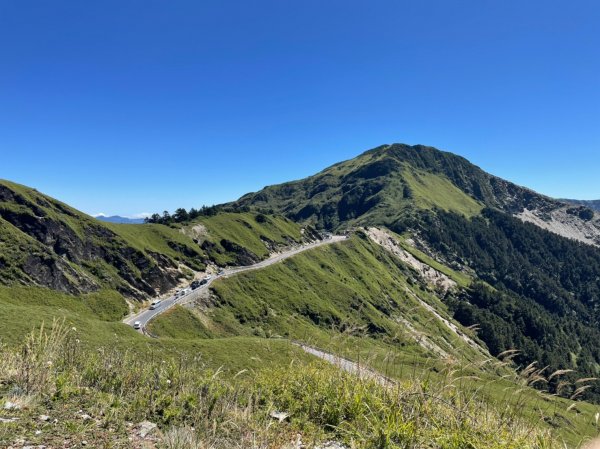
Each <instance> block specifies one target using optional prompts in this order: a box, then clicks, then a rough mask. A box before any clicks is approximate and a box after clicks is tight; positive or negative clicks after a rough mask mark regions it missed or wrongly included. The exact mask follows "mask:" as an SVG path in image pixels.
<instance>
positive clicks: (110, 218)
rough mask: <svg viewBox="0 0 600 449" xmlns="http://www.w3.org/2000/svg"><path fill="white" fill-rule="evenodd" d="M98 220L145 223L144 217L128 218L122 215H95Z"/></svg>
mask: <svg viewBox="0 0 600 449" xmlns="http://www.w3.org/2000/svg"><path fill="white" fill-rule="evenodd" d="M94 218H95V219H96V220H100V221H104V222H107V223H121V224H142V223H144V219H143V218H127V217H121V216H120V215H110V216H106V215H102V214H100V215H94Z"/></svg>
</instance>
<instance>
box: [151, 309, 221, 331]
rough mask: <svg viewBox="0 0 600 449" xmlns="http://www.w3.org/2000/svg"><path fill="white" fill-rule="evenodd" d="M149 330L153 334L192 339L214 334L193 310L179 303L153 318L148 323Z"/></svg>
mask: <svg viewBox="0 0 600 449" xmlns="http://www.w3.org/2000/svg"><path fill="white" fill-rule="evenodd" d="M148 330H149V331H150V332H151V333H152V334H153V335H157V336H159V337H169V338H188V339H190V338H210V337H211V336H212V333H211V332H210V331H209V330H208V329H207V328H206V326H205V325H204V324H203V323H202V321H201V320H200V318H199V317H198V316H197V315H196V314H195V313H194V312H193V311H191V310H190V309H186V308H185V307H182V306H179V305H177V306H175V307H172V308H171V309H170V310H168V311H167V312H165V313H163V314H161V315H160V316H159V317H158V318H155V319H154V320H152V321H151V322H150V323H149V325H148Z"/></svg>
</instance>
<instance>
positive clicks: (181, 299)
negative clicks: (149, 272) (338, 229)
mask: <svg viewBox="0 0 600 449" xmlns="http://www.w3.org/2000/svg"><path fill="white" fill-rule="evenodd" d="M346 238H347V237H346V236H343V235H334V236H332V237H330V238H328V239H326V240H320V241H318V242H314V243H309V244H307V245H304V246H301V247H299V248H294V249H291V250H289V251H285V252H283V253H281V254H277V255H275V256H272V257H270V258H268V259H265V260H263V261H261V262H258V263H255V264H254V265H248V266H245V267H233V268H228V269H225V270H223V273H222V274H220V275H217V276H213V277H212V278H211V279H209V281H208V282H207V283H206V284H204V285H201V286H200V287H198V288H197V289H195V290H192V291H191V292H189V293H187V294H185V295H181V296H170V297H168V298H165V299H162V300H161V302H160V304H159V305H158V306H156V307H155V308H154V309H145V310H143V311H141V312H138V313H137V314H135V315H130V316H128V317H127V318H125V319H124V320H123V322H124V323H125V324H128V325H130V326H133V324H134V323H135V322H136V321H139V322H140V329H138V330H139V332H141V333H143V334H147V332H146V331H145V329H146V326H147V325H148V323H149V322H150V320H152V319H153V318H155V317H157V316H158V315H160V314H161V313H164V312H166V311H167V310H169V309H170V308H171V307H173V306H174V305H176V304H185V303H187V302H189V301H191V300H192V299H194V298H195V297H196V296H197V295H198V294H199V293H200V292H201V291H202V290H204V289H207V288H208V287H209V286H210V285H211V284H212V283H213V282H214V281H216V280H217V279H221V278H224V277H228V276H234V275H236V274H239V273H243V272H246V271H251V270H258V269H261V268H265V267H268V266H269V265H273V264H275V263H277V262H280V261H282V260H285V259H288V258H289V257H292V256H295V255H296V254H300V253H302V252H304V251H307V250H309V249H313V248H317V247H319V246H323V245H330V244H332V243H337V242H340V241H342V240H345V239H346Z"/></svg>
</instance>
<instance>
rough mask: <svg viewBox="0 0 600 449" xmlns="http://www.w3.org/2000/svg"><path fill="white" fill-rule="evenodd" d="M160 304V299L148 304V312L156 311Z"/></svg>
mask: <svg viewBox="0 0 600 449" xmlns="http://www.w3.org/2000/svg"><path fill="white" fill-rule="evenodd" d="M161 302H162V301H161V300H160V299H157V300H156V301H154V302H153V303H152V304H150V310H154V309H156V308H157V307H158V306H159V305H160V303H161Z"/></svg>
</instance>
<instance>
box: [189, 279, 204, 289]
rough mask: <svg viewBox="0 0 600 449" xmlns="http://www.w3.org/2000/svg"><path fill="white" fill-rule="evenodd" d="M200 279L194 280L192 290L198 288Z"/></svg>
mask: <svg viewBox="0 0 600 449" xmlns="http://www.w3.org/2000/svg"><path fill="white" fill-rule="evenodd" d="M200 285H201V284H200V281H194V282H192V284H191V285H190V287H192V290H196V289H197V288H198V287H200Z"/></svg>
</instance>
